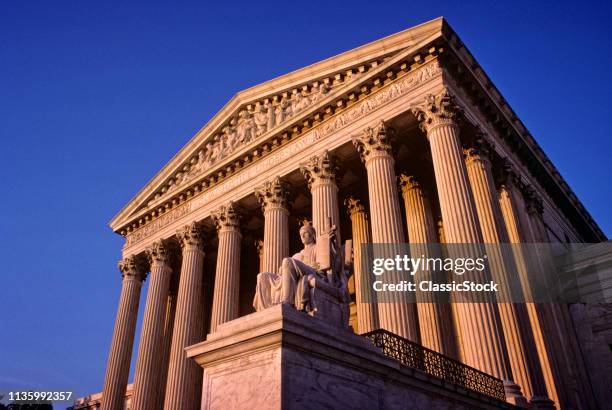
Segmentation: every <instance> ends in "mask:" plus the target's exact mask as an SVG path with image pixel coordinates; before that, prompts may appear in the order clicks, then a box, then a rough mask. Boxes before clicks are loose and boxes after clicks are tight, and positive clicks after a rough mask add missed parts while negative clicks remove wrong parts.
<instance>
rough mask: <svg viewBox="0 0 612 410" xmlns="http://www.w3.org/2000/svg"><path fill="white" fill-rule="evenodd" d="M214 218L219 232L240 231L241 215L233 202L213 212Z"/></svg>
mask: <svg viewBox="0 0 612 410" xmlns="http://www.w3.org/2000/svg"><path fill="white" fill-rule="evenodd" d="M212 218H213V221H214V222H215V226H216V227H217V230H221V229H238V227H239V226H240V214H238V211H237V209H236V206H235V205H234V203H233V202H232V201H230V202H229V203H228V204H227V205H223V206H221V207H220V208H219V209H217V210H216V211H215V212H213V214H212Z"/></svg>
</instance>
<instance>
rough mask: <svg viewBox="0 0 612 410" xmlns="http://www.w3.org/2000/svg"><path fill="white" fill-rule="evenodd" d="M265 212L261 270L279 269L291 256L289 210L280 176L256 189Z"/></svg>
mask: <svg viewBox="0 0 612 410" xmlns="http://www.w3.org/2000/svg"><path fill="white" fill-rule="evenodd" d="M255 195H256V196H257V198H258V199H259V203H260V204H261V206H262V211H263V214H264V248H263V261H262V269H261V270H260V271H261V272H274V273H278V270H279V268H280V266H281V263H282V262H283V259H284V258H286V257H288V256H289V223H288V217H289V211H288V210H287V204H286V198H285V196H286V192H285V188H284V186H283V184H282V182H281V180H280V178H279V177H276V178H274V179H273V180H271V181H267V182H266V183H265V184H264V186H263V187H261V188H258V189H256V190H255Z"/></svg>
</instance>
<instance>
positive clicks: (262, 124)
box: [253, 103, 270, 137]
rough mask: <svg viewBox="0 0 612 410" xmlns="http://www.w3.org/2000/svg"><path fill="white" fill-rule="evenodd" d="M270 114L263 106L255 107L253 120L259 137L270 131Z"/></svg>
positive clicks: (257, 105) (258, 104)
mask: <svg viewBox="0 0 612 410" xmlns="http://www.w3.org/2000/svg"><path fill="white" fill-rule="evenodd" d="M269 116H270V112H269V111H268V110H267V108H266V107H264V106H263V105H262V104H260V103H257V104H256V105H255V114H254V115H253V119H254V120H255V127H256V129H257V131H256V135H257V136H258V137H259V136H260V135H262V134H264V133H265V132H266V131H267V130H268V124H269V122H270V121H269Z"/></svg>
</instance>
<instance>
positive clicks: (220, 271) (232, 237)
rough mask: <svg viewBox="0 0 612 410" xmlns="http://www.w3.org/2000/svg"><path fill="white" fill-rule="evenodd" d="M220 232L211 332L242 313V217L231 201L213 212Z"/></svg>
mask: <svg viewBox="0 0 612 410" xmlns="http://www.w3.org/2000/svg"><path fill="white" fill-rule="evenodd" d="M213 219H214V220H215V224H216V225H217V232H218V235H219V250H218V252H217V268H216V273H215V290H214V295H213V307H212V316H211V321H210V332H211V333H214V332H215V330H217V327H218V326H219V325H220V324H222V323H225V322H228V321H230V320H233V319H236V318H237V317H238V301H239V300H238V292H239V285H240V242H241V239H242V235H241V234H240V230H239V228H238V221H239V217H238V214H237V213H236V211H235V209H234V205H233V204H232V203H230V204H229V205H228V206H222V207H221V208H220V209H219V210H218V211H217V212H216V213H214V214H213Z"/></svg>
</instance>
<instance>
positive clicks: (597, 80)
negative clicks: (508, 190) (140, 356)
mask: <svg viewBox="0 0 612 410" xmlns="http://www.w3.org/2000/svg"><path fill="white" fill-rule="evenodd" d="M103 3H109V2H93V1H74V2H55V1H54V2H48V1H47V2H33V1H28V2H17V1H14V2H8V1H6V2H2V4H1V5H0V138H1V145H0V147H1V148H0V153H1V161H0V169H1V174H0V175H2V183H1V184H0V195H1V198H0V199H1V201H0V213H1V215H2V219H1V222H0V239H1V243H2V246H1V247H0V261H1V266H2V278H3V280H2V285H3V286H2V297H1V298H0V323H1V324H2V328H3V335H2V337H1V338H0V392H6V391H7V390H9V389H12V390H15V389H25V388H31V389H43V390H52V389H62V390H71V391H74V392H75V395H76V396H82V395H84V394H86V393H91V392H97V391H100V390H101V388H102V383H103V377H104V369H105V365H106V359H107V352H108V347H109V343H110V338H111V334H112V329H113V322H114V316H115V311H116V305H117V300H118V296H119V289H120V274H119V272H118V270H117V268H116V262H117V260H118V259H119V257H120V249H121V245H122V240H121V238H120V237H119V236H117V235H115V234H114V233H113V232H112V231H111V230H110V228H108V226H107V222H108V221H109V220H110V219H111V217H112V216H113V215H114V214H115V213H116V212H117V211H118V210H119V209H120V208H121V207H122V206H123V205H124V204H125V203H126V202H127V201H128V200H129V199H130V198H131V197H132V195H133V194H135V193H136V191H137V190H138V189H140V188H141V187H142V186H143V185H144V184H145V183H146V182H147V181H148V180H149V178H150V177H152V176H153V175H154V174H155V172H157V171H158V170H159V169H160V168H161V167H162V166H163V165H164V164H165V163H166V162H167V161H168V160H169V159H170V158H171V157H172V155H174V154H175V153H176V151H177V150H178V149H179V148H180V147H181V146H183V145H184V144H185V143H186V142H187V141H188V140H189V139H190V138H191V136H192V135H193V134H194V133H195V132H196V131H197V130H198V129H199V128H200V127H201V126H202V125H203V124H204V123H205V122H206V121H207V120H208V119H209V118H211V116H212V115H214V113H215V112H216V111H217V110H219V109H220V108H221V107H222V105H223V104H224V103H225V102H226V101H227V100H228V99H229V98H231V96H232V95H233V94H234V93H236V92H237V91H239V90H241V89H243V88H246V87H249V86H252V85H254V84H257V83H259V82H262V81H265V80H268V79H271V78H273V77H276V76H278V75H281V74H283V73H286V72H289V71H292V70H294V69H297V68H299V67H302V66H304V65H307V64H310V63H313V62H316V61H318V60H321V59H323V58H326V57H330V56H332V55H335V54H337V53H339V52H342V51H346V50H349V49H352V48H354V47H356V46H359V45H362V44H364V43H367V42H369V41H372V40H376V39H378V38H380V37H383V36H386V35H389V34H392V33H394V32H397V31H400V30H403V29H405V28H408V27H411V26H414V25H416V24H419V23H422V22H425V21H427V20H430V19H432V18H435V17H437V16H440V15H443V16H445V17H446V18H447V19H448V21H449V22H450V24H451V25H452V27H453V28H454V29H455V30H456V31H457V33H458V34H459V36H460V37H461V38H462V39H463V41H464V42H465V43H466V45H467V46H468V48H469V49H470V50H471V51H472V53H473V54H474V56H475V57H476V59H477V60H478V61H479V62H480V64H481V65H482V67H483V68H484V69H485V71H486V72H487V73H488V74H489V76H490V77H491V79H492V80H493V81H494V82H495V84H496V85H497V86H498V88H499V89H500V90H501V92H502V93H503V94H504V96H505V97H506V98H507V100H508V101H509V103H510V104H511V105H512V107H513V108H514V110H515V111H516V112H517V114H518V115H519V117H520V118H521V119H522V120H523V122H524V123H525V124H526V126H527V127H528V128H529V129H530V130H531V132H532V134H533V135H534V136H535V138H536V139H537V140H538V141H539V143H540V144H541V145H542V147H543V148H544V150H545V152H546V153H547V154H548V155H549V157H550V158H551V159H552V161H553V162H554V163H555V164H556V166H557V167H558V169H559V170H560V172H561V173H562V175H563V176H564V177H565V178H566V179H567V181H568V182H569V184H570V186H571V187H572V188H573V189H574V190H575V192H576V194H577V195H578V197H579V198H580V199H581V200H582V201H583V202H584V204H585V206H586V207H587V209H588V210H589V211H590V212H591V213H592V215H593V217H594V218H595V219H596V220H597V221H598V222H599V224H600V226H601V227H602V229H603V230H604V232H605V233H606V234H607V235H610V234H612V215H611V213H610V212H609V210H608V209H609V206H610V205H609V204H610V203H611V202H612V192H611V189H610V186H611V183H610V181H611V180H612V166H611V160H610V158H609V156H610V153H612V142H611V139H610V131H609V129H610V119H611V118H612V110H611V108H610V105H611V101H612V91H611V90H612V87H611V86H612V79H611V78H612V76H611V75H610V72H609V70H610V67H612V47H611V42H610V38H611V37H612V30H611V28H610V27H611V25H610V21H609V17H610V15H611V11H612V10H611V7H610V5H609V4H605V2H602V3H591V4H585V3H581V2H576V1H572V2H568V3H563V2H554V1H550V2H545V1H531V2H525V3H520V2H506V4H505V5H501V4H500V5H496V4H494V2H484V1H483V2H473V3H470V2H466V1H460V2H459V1H457V2H449V3H448V4H445V3H444V2H441V1H436V2H407V1H405V0H404V1H397V2H386V3H384V4H383V2H372V1H365V2H359V1H356V0H353V1H350V2H346V3H336V4H332V3H330V2H315V1H310V2H308V3H303V4H297V2H292V1H286V0H285V1H284V2H281V3H274V2H271V1H266V2H254V1H249V2H245V3H244V4H240V3H239V2H234V1H232V2H218V3H217V4H216V5H206V4H205V3H204V2H198V3H194V4H188V3H184V2H181V3H180V4H171V3H170V2H168V3H166V4H156V5H151V3H150V2H148V3H147V4H145V3H143V4H141V5H131V6H126V5H120V4H114V5H108V4H104V5H103ZM429 4H431V5H429ZM145 289H146V288H145ZM143 306H144V291H143V299H142V302H141V312H142V310H143ZM136 346H137V345H136ZM134 351H136V348H135V349H134ZM134 361H135V359H134V360H133V361H132V367H133V365H134Z"/></svg>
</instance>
